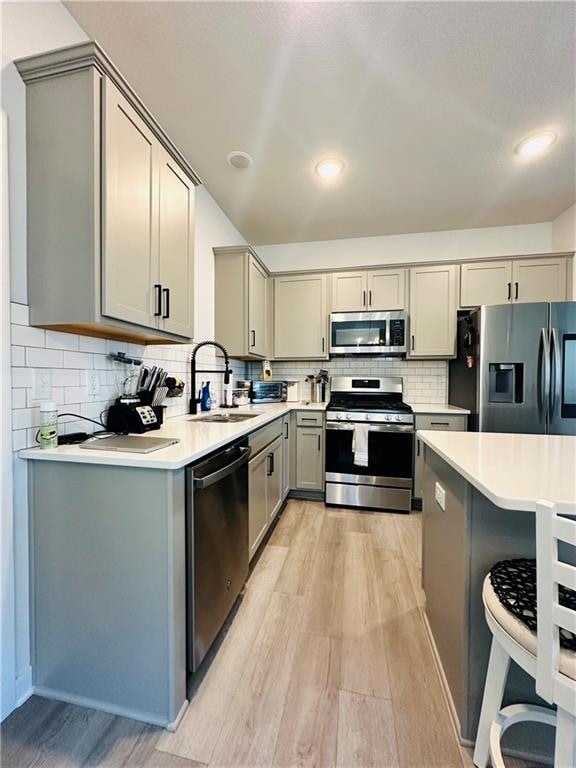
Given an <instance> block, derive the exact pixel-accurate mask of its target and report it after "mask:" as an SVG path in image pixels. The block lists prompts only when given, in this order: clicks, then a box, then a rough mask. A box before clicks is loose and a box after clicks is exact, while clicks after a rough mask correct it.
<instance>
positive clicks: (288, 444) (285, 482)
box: [282, 414, 292, 500]
mask: <svg viewBox="0 0 576 768" xmlns="http://www.w3.org/2000/svg"><path fill="white" fill-rule="evenodd" d="M282 428H283V430H284V434H283V438H284V448H283V449H282V464H283V468H284V471H283V473H282V500H284V499H285V498H286V497H287V496H288V494H289V493H290V456H291V455H292V423H291V419H290V414H287V415H286V416H284V418H283V419H282Z"/></svg>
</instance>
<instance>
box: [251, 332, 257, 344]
mask: <svg viewBox="0 0 576 768" xmlns="http://www.w3.org/2000/svg"><path fill="white" fill-rule="evenodd" d="M250 335H251V336H252V342H251V344H250V346H251V347H255V346H256V331H250Z"/></svg>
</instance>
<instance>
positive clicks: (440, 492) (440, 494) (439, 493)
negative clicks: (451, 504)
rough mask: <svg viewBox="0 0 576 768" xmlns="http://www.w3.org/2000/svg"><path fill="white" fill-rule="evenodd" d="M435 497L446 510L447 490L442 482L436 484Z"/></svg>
mask: <svg viewBox="0 0 576 768" xmlns="http://www.w3.org/2000/svg"><path fill="white" fill-rule="evenodd" d="M434 498H435V499H436V501H437V502H438V506H440V507H441V508H442V509H443V510H444V511H446V490H445V489H444V488H442V486H441V485H440V483H435V485H434Z"/></svg>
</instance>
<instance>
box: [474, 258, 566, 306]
mask: <svg viewBox="0 0 576 768" xmlns="http://www.w3.org/2000/svg"><path fill="white" fill-rule="evenodd" d="M567 270H568V265H567V260H566V258H565V257H563V256H554V257H550V256H547V257H545V258H531V259H513V260H508V261H490V260H487V261H484V262H482V261H476V262H465V263H464V264H462V267H461V277H460V306H462V307H476V306H480V305H481V304H508V303H512V304H517V303H523V302H528V301H565V300H566V298H567V294H566V286H567Z"/></svg>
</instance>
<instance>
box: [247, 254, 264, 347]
mask: <svg viewBox="0 0 576 768" xmlns="http://www.w3.org/2000/svg"><path fill="white" fill-rule="evenodd" d="M266 288H267V278H266V273H265V272H264V270H263V269H262V267H261V266H260V265H259V264H258V262H257V261H256V259H255V258H254V257H253V256H251V255H250V256H249V261H248V344H247V346H248V352H249V354H251V355H259V356H260V357H266V322H267V318H266V305H267V302H266Z"/></svg>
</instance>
